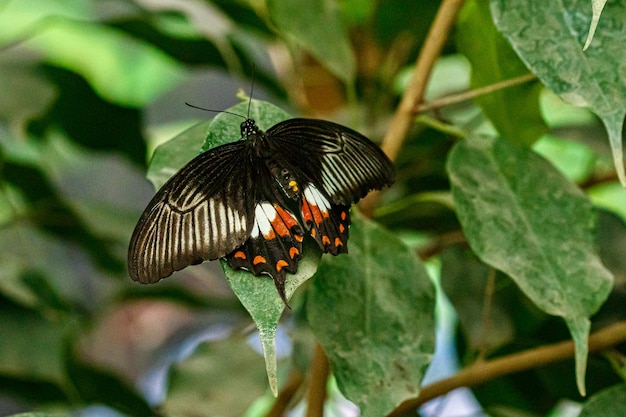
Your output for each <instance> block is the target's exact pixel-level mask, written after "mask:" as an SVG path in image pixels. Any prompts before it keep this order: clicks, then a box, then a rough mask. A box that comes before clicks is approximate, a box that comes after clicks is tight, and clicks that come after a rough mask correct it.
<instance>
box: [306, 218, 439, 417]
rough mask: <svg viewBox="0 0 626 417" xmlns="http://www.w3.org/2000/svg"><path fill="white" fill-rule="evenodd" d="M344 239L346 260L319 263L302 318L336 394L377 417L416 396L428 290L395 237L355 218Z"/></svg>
mask: <svg viewBox="0 0 626 417" xmlns="http://www.w3.org/2000/svg"><path fill="white" fill-rule="evenodd" d="M353 213H354V212H353ZM350 235H351V237H350V254H349V255H340V256H336V257H333V256H326V257H324V258H323V260H322V262H321V264H320V267H319V269H318V272H317V274H316V275H315V278H314V280H313V281H312V288H311V292H310V294H309V298H308V299H307V315H308V319H309V323H310V325H311V328H312V329H313V331H314V333H315V335H316V336H317V338H318V340H319V342H320V344H321V345H322V347H323V348H324V351H325V352H326V354H327V355H328V359H329V361H330V364H331V368H332V371H333V374H334V375H335V377H336V379H337V384H338V386H339V389H340V390H341V392H342V393H343V394H344V395H345V396H346V397H347V398H348V399H350V400H351V401H353V402H355V403H356V404H357V405H358V406H359V407H360V408H361V413H362V415H363V416H382V415H386V414H388V413H389V412H390V411H391V410H393V409H394V408H395V407H396V406H397V405H398V404H400V403H402V402H403V401H404V400H406V399H408V398H413V397H416V396H417V395H418V393H419V392H420V381H421V380H422V378H423V376H424V372H425V370H426V367H427V366H428V364H429V363H430V361H431V359H432V354H433V350H434V345H435V334H434V317H433V316H434V303H435V300H434V290H433V286H432V283H431V281H430V279H429V277H428V275H427V274H426V270H425V269H424V267H423V265H422V264H421V262H420V261H419V259H418V258H417V257H416V255H415V253H414V252H413V251H412V250H411V249H410V248H409V247H407V246H406V245H404V244H403V243H402V242H401V241H400V240H399V239H398V238H397V237H396V236H395V235H394V234H392V233H390V232H389V231H387V230H385V229H383V228H382V227H380V226H378V225H377V224H376V223H374V222H372V221H368V220H365V219H364V218H362V217H361V216H360V215H357V213H354V215H353V224H352V226H350Z"/></svg>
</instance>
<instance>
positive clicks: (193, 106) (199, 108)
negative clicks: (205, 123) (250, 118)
mask: <svg viewBox="0 0 626 417" xmlns="http://www.w3.org/2000/svg"><path fill="white" fill-rule="evenodd" d="M185 104H186V105H187V106H189V107H191V108H194V109H198V110H204V111H210V112H213V113H226V114H232V115H233V116H237V117H241V118H242V119H246V118H245V117H244V116H242V115H240V114H237V113H233V112H230V111H226V110H213V109H207V108H205V107H200V106H196V105H193V104H190V103H187V102H185ZM249 112H250V109H248V113H249Z"/></svg>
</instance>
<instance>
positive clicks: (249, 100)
mask: <svg viewBox="0 0 626 417" xmlns="http://www.w3.org/2000/svg"><path fill="white" fill-rule="evenodd" d="M254 69H255V66H254V64H252V75H251V76H250V79H251V82H252V84H251V85H250V98H249V99H248V119H249V118H250V106H251V105H252V95H253V94H254Z"/></svg>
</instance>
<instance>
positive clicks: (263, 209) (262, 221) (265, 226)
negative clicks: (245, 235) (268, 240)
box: [250, 203, 276, 238]
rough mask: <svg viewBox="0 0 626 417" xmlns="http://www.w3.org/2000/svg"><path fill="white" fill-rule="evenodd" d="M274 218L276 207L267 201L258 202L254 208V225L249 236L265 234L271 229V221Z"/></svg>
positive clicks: (254, 236)
mask: <svg viewBox="0 0 626 417" xmlns="http://www.w3.org/2000/svg"><path fill="white" fill-rule="evenodd" d="M274 218H276V209H274V207H273V206H272V205H271V204H269V203H260V204H257V206H256V207H255V209H254V227H253V228H252V233H250V237H253V238H256V237H258V236H259V235H263V236H267V235H268V234H269V233H270V232H271V231H272V221H273V220H274Z"/></svg>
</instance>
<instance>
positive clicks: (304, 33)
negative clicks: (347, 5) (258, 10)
mask: <svg viewBox="0 0 626 417" xmlns="http://www.w3.org/2000/svg"><path fill="white" fill-rule="evenodd" d="M267 8H268V11H269V14H270V18H271V19H272V22H274V23H275V24H276V26H277V27H278V29H280V30H281V31H282V32H283V33H284V34H285V35H286V36H287V38H288V39H289V38H291V39H293V40H295V41H296V42H297V43H299V44H300V45H302V46H303V47H304V48H305V49H306V50H307V51H309V52H310V53H311V54H312V55H313V56H315V57H316V58H317V59H318V60H319V61H320V62H321V63H322V64H323V65H324V66H325V67H326V68H328V69H329V70H330V71H331V72H332V73H333V74H335V75H336V76H337V77H338V78H340V79H341V80H343V81H344V82H346V83H348V84H350V83H351V82H352V81H353V80H354V76H355V72H356V62H355V58H354V54H353V53H352V49H351V46H350V41H349V37H348V32H347V31H346V30H345V28H344V25H343V22H342V21H341V16H340V13H339V8H338V7H337V4H336V3H335V2H334V1H330V0H268V2H267Z"/></svg>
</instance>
